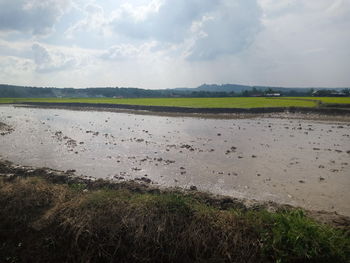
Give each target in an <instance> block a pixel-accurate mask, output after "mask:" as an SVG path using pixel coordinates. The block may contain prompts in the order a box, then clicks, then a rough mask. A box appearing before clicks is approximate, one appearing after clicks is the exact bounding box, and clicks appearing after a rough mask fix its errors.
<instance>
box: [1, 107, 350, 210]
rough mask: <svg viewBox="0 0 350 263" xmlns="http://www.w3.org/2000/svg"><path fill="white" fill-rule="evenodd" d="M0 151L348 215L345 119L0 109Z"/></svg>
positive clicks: (91, 171)
mask: <svg viewBox="0 0 350 263" xmlns="http://www.w3.org/2000/svg"><path fill="white" fill-rule="evenodd" d="M0 122H4V123H6V124H8V125H11V126H12V127H13V128H14V131H13V132H12V133H10V134H6V135H3V136H0V156H1V157H2V158H3V159H7V160H9V161H12V162H14V163H18V164H21V165H30V166H39V167H43V166H46V167H50V168H53V169H59V170H76V174H77V175H85V176H91V177H95V178H107V179H111V180H116V181H120V180H130V179H136V178H137V179H141V180H143V181H149V180H151V183H152V184H157V185H160V186H166V187H168V186H171V187H184V188H190V187H191V186H196V187H197V189H198V190H202V191H207V192H212V193H215V194H222V195H229V196H233V197H241V198H254V199H257V200H271V201H276V202H280V203H288V204H292V205H296V206H302V207H304V208H308V209H317V210H326V211H337V212H339V213H341V214H344V215H348V216H350V206H349V204H348V203H349V200H350V193H349V189H350V153H347V151H349V150H350V124H349V123H344V122H342V123H337V122H330V121H311V120H301V119H300V120H298V119H290V120H289V119H276V118H254V119H204V118H193V117H165V116H153V115H133V114H127V113H115V112H101V111H99V112H94V111H87V112H84V111H70V110H60V109H37V108H20V107H13V106H0Z"/></svg>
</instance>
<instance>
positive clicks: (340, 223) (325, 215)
mask: <svg viewBox="0 0 350 263" xmlns="http://www.w3.org/2000/svg"><path fill="white" fill-rule="evenodd" d="M31 177H40V178H43V179H45V180H47V181H49V182H50V183H53V184H59V185H60V184H68V185H72V184H73V185H74V184H82V185H84V186H85V189H86V191H92V190H101V189H102V190H103V189H112V190H120V189H127V190H128V191H131V192H134V193H142V194H145V193H150V194H180V195H183V196H188V197H191V198H194V199H196V200H198V201H200V202H204V203H206V204H208V205H211V206H213V207H215V208H217V209H219V210H228V209H236V208H238V209H243V210H245V211H249V210H252V211H260V210H267V211H269V212H272V213H274V212H276V211H279V210H294V209H299V210H303V211H304V212H305V213H306V215H307V216H309V217H311V218H312V219H314V220H315V221H317V222H319V223H322V224H327V225H330V226H332V227H336V228H341V229H348V230H350V217H349V216H345V215H342V214H339V213H337V212H336V211H334V212H329V211H324V210H310V209H305V208H301V207H298V206H293V205H290V204H281V203H276V202H274V201H262V200H256V199H246V198H236V197H231V196H225V195H219V194H212V193H209V192H202V191H199V190H197V188H196V187H191V188H190V189H184V188H178V187H161V186H157V185H150V184H148V183H146V182H143V181H142V180H128V181H121V182H117V181H111V180H108V179H100V178H90V177H84V176H77V175H75V171H74V170H67V171H59V170H55V169H51V168H48V167H32V166H22V165H19V164H14V163H12V162H10V161H7V160H4V159H2V158H1V156H0V178H2V179H5V180H7V181H14V180H16V179H17V178H19V179H24V178H31Z"/></svg>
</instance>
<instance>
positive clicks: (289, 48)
mask: <svg viewBox="0 0 350 263" xmlns="http://www.w3.org/2000/svg"><path fill="white" fill-rule="evenodd" d="M0 83H7V84H18V85H35V86H57V87H77V88H79V87H93V86H119V87H120V86H124V87H140V88H150V89H155V88H157V89H158V88H160V89H162V88H174V87H196V86H198V85H200V84H202V83H217V84H222V83H239V84H247V85H272V86H290V87H293V86H306V87H310V86H314V87H321V86H331V87H350V0H128V1H126V0H91V1H89V0H0Z"/></svg>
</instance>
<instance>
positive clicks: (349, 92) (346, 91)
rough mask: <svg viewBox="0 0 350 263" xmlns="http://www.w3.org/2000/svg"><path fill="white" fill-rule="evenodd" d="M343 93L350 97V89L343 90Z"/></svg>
mask: <svg viewBox="0 0 350 263" xmlns="http://www.w3.org/2000/svg"><path fill="white" fill-rule="evenodd" d="M342 92H343V93H344V94H345V95H346V96H348V97H349V96H350V89H349V88H346V89H343V90H342Z"/></svg>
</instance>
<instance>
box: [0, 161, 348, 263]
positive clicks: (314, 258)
mask: <svg viewBox="0 0 350 263" xmlns="http://www.w3.org/2000/svg"><path fill="white" fill-rule="evenodd" d="M0 168H1V167H0ZM2 169H3V170H4V171H3V172H6V168H4V167H3V168H2ZM17 173H18V171H17ZM32 173H33V174H34V173H35V174H36V175H34V176H29V177H25V176H22V175H21V176H18V177H15V178H13V177H12V178H10V179H9V178H6V176H2V177H0V186H1V187H0V209H1V213H0V242H1V243H0V244H1V246H0V255H2V256H3V258H2V259H3V260H2V262H339V263H341V262H344V263H345V262H349V261H348V260H350V236H349V233H348V232H346V230H345V229H343V230H341V229H337V228H333V227H331V226H328V225H322V224H320V223H317V222H315V221H314V220H313V219H311V218H309V217H307V216H306V215H305V214H304V212H303V211H302V210H295V209H288V210H286V209H280V210H278V211H277V212H268V211H266V210H264V209H254V210H249V209H248V210H247V209H246V208H244V207H243V206H242V204H240V203H235V202H232V203H230V202H227V200H226V202H225V207H224V208H223V207H221V204H220V202H217V201H214V200H213V199H210V198H209V197H208V196H206V195H205V194H201V193H196V192H194V193H192V194H190V193H188V194H186V193H181V192H160V191H150V190H147V188H146V189H145V188H140V186H139V187H137V186H135V185H127V184H124V185H119V186H118V185H114V186H113V187H112V185H111V184H108V183H107V182H102V181H101V182H99V181H97V182H95V183H93V184H91V185H89V184H86V183H84V182H79V183H77V182H69V183H66V182H63V181H59V180H58V178H55V177H53V175H52V174H50V175H48V176H46V177H42V176H40V172H39V171H37V172H32ZM25 174H26V176H28V172H26V173H25ZM61 180H62V179H61ZM0 257H1V256H0Z"/></svg>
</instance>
